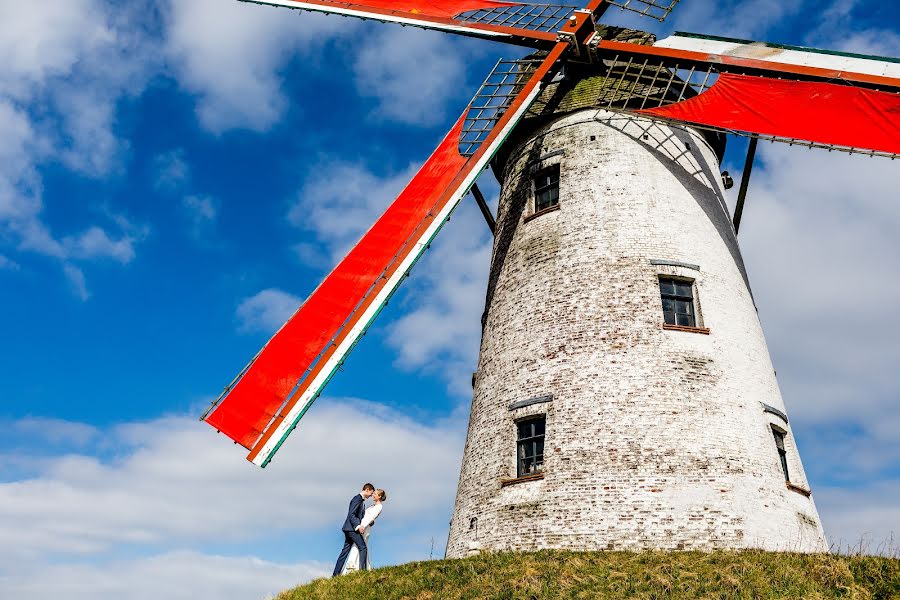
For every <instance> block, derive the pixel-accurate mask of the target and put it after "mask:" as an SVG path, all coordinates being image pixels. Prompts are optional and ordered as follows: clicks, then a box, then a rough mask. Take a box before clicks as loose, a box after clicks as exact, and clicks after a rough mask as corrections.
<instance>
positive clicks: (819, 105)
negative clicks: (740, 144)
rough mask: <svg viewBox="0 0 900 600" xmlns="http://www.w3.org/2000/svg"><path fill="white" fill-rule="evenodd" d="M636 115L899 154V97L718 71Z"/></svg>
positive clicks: (771, 136) (837, 86)
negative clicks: (705, 82) (707, 82)
mask: <svg viewBox="0 0 900 600" xmlns="http://www.w3.org/2000/svg"><path fill="white" fill-rule="evenodd" d="M638 112H640V113H642V114H645V115H649V116H653V117H662V118H664V119H670V120H676V121H682V122H685V123H691V124H694V125H705V126H710V127H713V128H716V129H721V130H726V131H736V132H741V133H747V134H753V135H758V136H764V137H767V138H770V139H774V140H776V141H793V140H804V141H808V142H810V143H812V144H814V145H817V146H825V147H840V148H850V149H858V150H863V151H870V152H871V153H878V154H887V155H892V156H895V155H900V95H898V94H892V93H888V92H879V91H875V90H867V89H863V88H857V87H852V86H846V85H838V84H834V83H825V82H818V81H815V82H812V81H785V80H783V79H771V78H768V77H751V76H748V75H735V74H732V73H723V74H722V75H720V76H719V78H718V79H717V80H716V82H715V83H714V84H713V85H712V87H710V88H709V90H707V91H705V92H703V93H702V94H700V95H698V96H695V97H693V98H689V99H687V100H684V101H682V102H678V103H675V104H669V105H667V106H662V107H658V108H652V109H645V110H641V111H638Z"/></svg>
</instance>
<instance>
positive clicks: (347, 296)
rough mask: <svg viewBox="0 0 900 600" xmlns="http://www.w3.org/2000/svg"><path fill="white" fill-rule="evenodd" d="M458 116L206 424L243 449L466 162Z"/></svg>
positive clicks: (271, 341)
mask: <svg viewBox="0 0 900 600" xmlns="http://www.w3.org/2000/svg"><path fill="white" fill-rule="evenodd" d="M462 126H463V118H462V117H460V119H459V121H457V123H456V125H455V126H454V127H453V129H452V130H451V131H450V132H449V133H448V134H447V137H445V138H444V140H443V141H442V142H441V144H440V146H438V148H437V149H436V150H435V152H434V154H432V155H431V157H430V158H429V159H428V160H427V161H426V162H425V164H424V165H423V166H422V169H421V170H420V171H419V172H418V173H416V175H415V177H414V178H413V179H412V181H411V182H410V183H409V185H407V187H406V189H404V190H403V192H401V194H400V195H399V196H398V197H397V199H396V200H395V201H394V203H393V204H391V206H390V207H389V208H388V209H387V211H386V212H385V213H384V215H382V216H381V218H380V219H378V221H377V222H376V223H375V224H374V225H373V226H372V228H371V229H370V230H369V231H368V232H367V233H366V234H365V235H364V236H363V238H362V239H361V240H360V241H359V243H358V244H357V245H356V246H355V247H354V248H353V249H352V250H351V251H350V253H349V254H348V255H347V256H346V258H344V259H343V260H342V261H341V262H340V264H338V266H337V267H335V269H334V271H332V272H331V274H329V275H328V277H327V278H326V279H325V280H324V281H323V282H322V284H321V285H320V286H319V287H318V288H317V289H316V290H315V291H314V292H313V293H312V295H310V297H309V298H308V299H307V300H306V302H304V303H303V305H302V306H301V307H300V309H299V310H298V311H297V312H296V313H295V314H294V316H293V317H291V319H290V320H289V321H288V322H287V323H285V325H284V326H283V327H282V328H281V330H279V331H278V333H276V334H275V336H274V337H272V339H271V340H269V343H268V344H266V346H265V347H264V348H263V349H262V351H261V352H260V354H259V356H257V358H256V360H255V361H254V362H253V363H252V364H251V365H250V366H249V368H248V369H247V371H246V373H244V375H243V377H241V379H240V380H239V381H238V382H237V384H236V385H235V386H234V387H233V388H232V389H231V391H230V392H229V393H228V395H227V396H225V398H224V399H223V400H222V402H221V403H220V404H219V405H218V406H217V407H216V408H215V410H214V411H213V412H212V413H210V414H209V415H208V416H207V417H206V421H207V422H208V423H209V424H210V425H212V426H213V427H215V428H216V429H218V430H219V431H221V432H222V433H224V434H225V435H227V436H228V437H230V438H231V439H233V440H234V441H236V442H238V443H239V444H241V445H242V446H244V447H245V448H248V449H250V448H251V447H252V446H253V444H254V443H255V442H256V441H257V439H258V438H259V437H260V435H261V434H262V432H263V431H264V430H265V429H266V426H267V424H268V423H269V421H270V420H271V419H272V417H273V416H274V415H275V413H276V411H277V410H278V409H279V408H280V407H281V405H282V404H283V403H284V402H285V400H286V399H287V397H288V395H289V394H290V392H291V390H293V389H294V386H296V385H297V382H298V381H299V380H300V379H301V378H302V377H303V375H304V374H305V373H306V372H307V370H308V369H309V368H310V367H311V366H312V364H313V362H314V361H315V359H316V357H318V356H319V354H320V353H322V352H323V351H324V350H325V349H327V347H328V344H329V342H331V340H332V338H334V336H335V334H337V333H338V330H339V329H340V328H341V326H342V325H343V324H344V322H345V321H346V320H347V319H348V318H349V317H350V316H351V314H352V313H353V311H354V309H355V308H356V307H357V305H358V304H359V303H360V302H361V300H363V298H364V296H365V294H366V292H367V291H369V290H370V288H372V287H373V286H374V285H375V283H376V282H377V281H378V279H379V278H380V277H381V276H382V274H383V273H384V271H385V269H386V268H387V267H388V266H389V265H390V264H392V262H393V261H394V259H395V257H396V256H397V255H398V253H399V252H400V250H401V248H403V246H404V245H405V244H406V243H407V242H408V240H409V239H410V237H411V236H412V234H413V233H414V232H415V231H416V229H417V228H418V227H419V226H420V224H421V223H422V222H423V220H424V219H425V218H426V215H427V214H428V212H429V211H430V210H431V209H432V207H434V205H435V203H436V202H437V201H438V199H439V198H440V196H441V195H442V194H444V192H445V191H446V189H447V187H448V186H449V185H450V183H451V182H452V181H453V179H454V178H455V177H456V176H457V175H458V174H459V172H460V170H461V169H462V167H463V166H464V165H465V163H466V160H467V159H466V158H465V157H463V156H460V154H459V150H458V144H459V137H460V132H461V131H462Z"/></svg>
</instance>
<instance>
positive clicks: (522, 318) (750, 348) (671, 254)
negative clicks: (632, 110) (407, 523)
mask: <svg viewBox="0 0 900 600" xmlns="http://www.w3.org/2000/svg"><path fill="white" fill-rule="evenodd" d="M605 33H606V36H610V35H612V34H613V32H612V31H611V30H606V31H605ZM637 33H638V32H630V31H623V32H619V35H620V36H626V37H630V38H632V40H633V41H636V40H634V38H635V37H636V36H637ZM646 41H648V42H649V41H651V40H650V39H648V40H646ZM573 70H575V71H577V72H576V73H569V74H568V77H569V78H570V80H574V82H575V84H574V85H568V86H566V83H565V81H563V82H561V83H559V84H555V85H551V86H548V88H547V89H546V90H545V92H544V94H543V96H542V97H541V98H539V99H538V101H537V102H536V103H535V106H536V107H539V108H535V109H533V110H532V114H530V115H529V118H526V119H524V120H523V121H522V123H520V125H519V126H518V128H517V130H516V135H515V138H514V139H513V140H511V141H509V142H507V145H506V146H505V147H504V148H503V149H502V150H501V151H500V153H499V154H500V155H499V156H498V158H497V159H495V163H494V167H495V172H496V174H497V175H498V178H499V179H500V181H501V183H502V190H501V195H500V204H499V210H498V216H497V225H496V235H495V238H494V251H493V257H492V261H491V271H490V280H489V283H488V292H487V300H486V306H485V312H484V317H483V334H482V342H481V353H480V358H479V362H478V371H477V372H476V373H475V375H474V377H473V387H474V397H473V400H472V411H471V418H470V423H469V430H468V437H467V441H466V446H465V454H464V456H463V462H462V469H461V473H460V479H459V487H458V492H457V498H456V506H455V509H454V513H453V520H452V523H451V530H450V539H449V544H448V549H447V553H448V556H450V557H459V556H464V555H465V554H466V553H467V552H469V551H471V550H474V549H481V548H489V549H493V550H515V549H538V548H568V549H643V548H671V549H697V548H701V549H708V548H719V547H725V548H742V547H763V548H768V549H772V550H798V551H823V550H826V549H827V544H826V541H825V536H824V532H823V530H822V526H821V524H820V521H819V517H818V514H817V512H816V507H815V504H814V502H813V499H812V497H811V493H810V490H809V485H808V483H807V481H806V477H805V475H804V472H803V466H802V464H801V461H800V456H799V454H798V452H797V449H796V445H795V444H794V440H793V436H792V434H791V428H790V424H789V422H788V417H787V414H786V411H785V407H784V403H783V401H782V398H781V394H780V392H779V388H778V383H777V381H776V378H775V372H774V369H773V366H772V362H771V360H770V358H769V354H768V349H767V347H766V342H765V338H764V337H763V332H762V328H761V326H760V322H759V319H758V318H757V315H756V310H755V306H754V303H753V297H752V294H751V291H750V287H749V284H748V279H747V274H746V272H745V270H744V264H743V261H742V259H741V254H740V249H739V247H738V243H737V239H736V232H735V228H734V227H733V224H732V219H731V217H730V216H729V212H728V208H727V206H726V204H725V191H724V185H723V178H722V177H721V176H720V168H719V158H720V157H719V156H718V155H717V153H718V152H720V151H721V150H723V143H722V142H723V140H722V138H721V137H720V136H717V135H714V134H710V133H708V132H706V133H704V132H701V131H699V130H696V129H692V128H688V127H685V126H683V125H675V124H665V123H659V122H657V121H653V120H650V119H647V118H643V117H640V116H636V115H632V114H622V113H621V112H618V111H610V110H607V109H606V108H605V107H606V106H607V105H608V104H612V105H614V106H615V105H621V104H622V103H623V102H627V101H629V100H630V101H632V102H635V101H641V100H642V98H640V97H636V98H627V97H625V96H627V94H626V93H625V92H624V91H622V89H623V88H622V86H620V85H619V79H618V78H617V77H615V76H612V77H608V76H606V73H605V72H604V71H602V70H601V72H600V73H601V74H598V73H597V72H595V71H593V70H592V69H591V68H589V67H588V68H582V69H577V68H576V69H573ZM585 72H586V73H585ZM653 75H654V76H656V77H659V76H660V74H659V73H654V74H653ZM645 76H648V77H649V76H650V75H645ZM626 77H627V76H626ZM588 87H593V89H592V90H591V91H590V92H589V91H587V90H586V88H588ZM617 88H618V89H619V90H620V91H619V92H618V93H619V96H621V97H619V98H612V97H610V96H612V95H613V94H615V93H616V92H615V90H616V89H617ZM627 89H628V90H629V93H632V94H633V93H634V92H631V91H630V90H631V86H629V87H628V88H627ZM576 90H577V93H576Z"/></svg>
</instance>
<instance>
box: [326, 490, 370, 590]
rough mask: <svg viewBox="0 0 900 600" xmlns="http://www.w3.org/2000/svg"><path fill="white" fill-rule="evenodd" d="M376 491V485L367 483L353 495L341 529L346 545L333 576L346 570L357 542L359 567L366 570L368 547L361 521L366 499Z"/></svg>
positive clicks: (335, 566)
mask: <svg viewBox="0 0 900 600" xmlns="http://www.w3.org/2000/svg"><path fill="white" fill-rule="evenodd" d="M374 492H375V486H374V485H372V484H371V483H367V484H365V485H364V486H363V487H362V491H361V492H360V493H358V494H357V495H355V496H353V498H352V499H351V500H350V508H349V509H348V510H347V518H346V519H345V520H344V526H343V527H341V530H342V531H343V532H344V547H343V548H341V553H340V555H338V559H337V564H336V565H334V574H333V575H332V577H337V576H338V575H340V574H341V571H343V570H344V563H345V562H347V557H348V556H349V555H350V549H351V548H353V544H356V547H357V548H359V569H360V570H361V571H365V570H366V565H367V564H368V562H367V559H368V556H367V552H368V549H367V548H366V540H364V539H363V536H362V534H361V532H360V531H359V522H360V521H362V518H363V514H365V512H366V507H365V503H366V500H368V499H369V498H370V497H371V496H372V494H373V493H374Z"/></svg>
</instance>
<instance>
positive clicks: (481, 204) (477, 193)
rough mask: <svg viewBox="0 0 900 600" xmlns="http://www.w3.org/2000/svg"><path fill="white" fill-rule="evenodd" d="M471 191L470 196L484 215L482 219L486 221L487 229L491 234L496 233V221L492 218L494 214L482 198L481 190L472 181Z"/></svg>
mask: <svg viewBox="0 0 900 600" xmlns="http://www.w3.org/2000/svg"><path fill="white" fill-rule="evenodd" d="M469 191H471V192H472V197H474V198H475V202H476V203H477V204H478V208H480V209H481V214H482V215H483V216H484V220H485V221H487V226H488V229H490V230H491V235H495V234H496V233H497V222H496V221H495V220H494V215H492V214H491V208H490V207H489V206H488V204H487V201H486V200H485V199H484V194H482V193H481V190H480V189H478V184H477V183H473V184H472V189H471V190H469Z"/></svg>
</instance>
